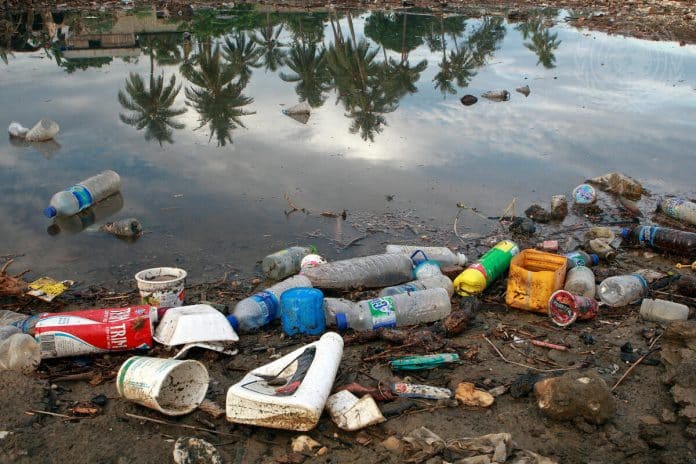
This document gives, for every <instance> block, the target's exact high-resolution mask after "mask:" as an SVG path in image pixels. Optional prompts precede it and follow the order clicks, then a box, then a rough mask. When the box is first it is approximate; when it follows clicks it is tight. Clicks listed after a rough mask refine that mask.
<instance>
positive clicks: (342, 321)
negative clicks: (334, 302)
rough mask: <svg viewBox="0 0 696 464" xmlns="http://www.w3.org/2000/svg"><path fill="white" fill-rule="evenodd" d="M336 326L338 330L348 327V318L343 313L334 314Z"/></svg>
mask: <svg viewBox="0 0 696 464" xmlns="http://www.w3.org/2000/svg"><path fill="white" fill-rule="evenodd" d="M336 327H338V330H346V329H347V328H348V318H347V317H346V315H345V314H343V313H338V314H336Z"/></svg>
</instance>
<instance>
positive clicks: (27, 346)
mask: <svg viewBox="0 0 696 464" xmlns="http://www.w3.org/2000/svg"><path fill="white" fill-rule="evenodd" d="M13 329H14V332H15V333H12V334H10V332H11V330H5V331H4V332H2V333H0V371H3V370H11V371H22V372H25V373H26V372H32V371H35V370H36V368H37V367H38V365H39V363H40V362H41V348H40V347H39V344H38V343H37V342H36V340H34V338H33V337H32V336H31V335H27V334H23V333H17V331H18V330H19V329H17V328H16V327H13ZM5 335H7V338H4V339H3V338H2V337H4V336H5Z"/></svg>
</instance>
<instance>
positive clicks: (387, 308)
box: [368, 296, 396, 329]
mask: <svg viewBox="0 0 696 464" xmlns="http://www.w3.org/2000/svg"><path fill="white" fill-rule="evenodd" d="M368 305H369V307H370V314H372V327H373V328H374V329H379V328H380V327H396V311H395V309H396V305H395V304H394V299H393V298H391V297H389V296H385V297H383V298H375V299H373V300H370V301H369V303H368Z"/></svg>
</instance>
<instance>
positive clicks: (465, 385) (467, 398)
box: [454, 382, 495, 408]
mask: <svg viewBox="0 0 696 464" xmlns="http://www.w3.org/2000/svg"><path fill="white" fill-rule="evenodd" d="M454 398H455V399H456V400H457V401H459V402H460V403H462V404H463V405H465V406H477V407H482V408H487V407H489V406H491V405H492V404H493V403H494V402H495V398H494V397H493V395H491V394H490V393H488V392H486V391H483V390H477V389H476V387H475V385H474V384H473V383H469V382H462V383H460V384H459V385H457V389H456V390H455V391H454Z"/></svg>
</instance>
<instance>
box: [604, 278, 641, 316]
mask: <svg viewBox="0 0 696 464" xmlns="http://www.w3.org/2000/svg"><path fill="white" fill-rule="evenodd" d="M647 292H648V283H647V282H646V281H645V279H644V278H643V277H642V276H640V275H638V274H630V275H620V276H614V277H608V278H606V279H604V280H603V281H602V283H601V284H599V289H598V290H597V293H598V295H599V298H600V300H602V302H603V303H604V304H606V305H607V306H611V307H614V308H616V307H619V306H626V305H629V304H632V303H636V302H638V301H640V299H641V298H643V297H644V296H645V294H646V293H647Z"/></svg>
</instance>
